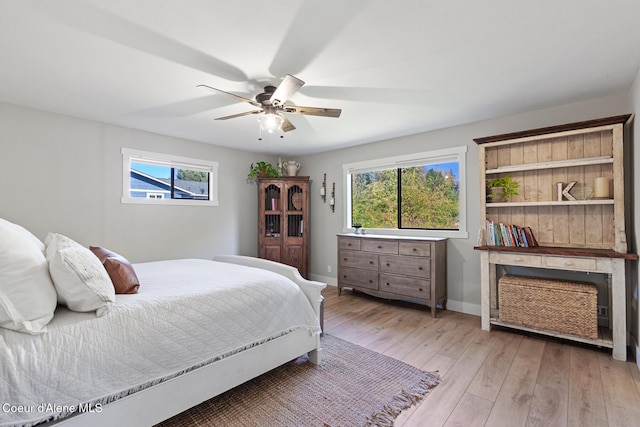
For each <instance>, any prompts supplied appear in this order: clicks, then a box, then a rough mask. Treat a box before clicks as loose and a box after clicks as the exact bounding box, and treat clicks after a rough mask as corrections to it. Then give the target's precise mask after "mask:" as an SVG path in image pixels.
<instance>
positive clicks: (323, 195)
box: [320, 173, 327, 203]
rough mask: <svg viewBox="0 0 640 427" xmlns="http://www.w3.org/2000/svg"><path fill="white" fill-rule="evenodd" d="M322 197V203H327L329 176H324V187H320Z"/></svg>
mask: <svg viewBox="0 0 640 427" xmlns="http://www.w3.org/2000/svg"><path fill="white" fill-rule="evenodd" d="M320 197H321V198H322V201H323V202H325V203H327V174H326V173H325V174H324V179H323V180H322V187H320Z"/></svg>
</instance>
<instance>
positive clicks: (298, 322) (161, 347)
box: [0, 259, 319, 426]
mask: <svg viewBox="0 0 640 427" xmlns="http://www.w3.org/2000/svg"><path fill="white" fill-rule="evenodd" d="M134 267H135V270H136V273H137V275H138V277H139V279H140V283H141V285H140V290H139V293H138V294H134V295H117V296H116V302H115V304H113V305H112V307H111V310H110V311H109V313H108V314H107V315H105V316H103V317H100V318H96V317H95V314H93V313H74V312H71V311H69V310H67V309H66V308H64V307H58V309H57V311H56V314H55V317H54V319H53V320H52V322H51V323H50V324H49V325H48V332H47V333H46V334H43V335H36V336H33V335H27V334H23V333H19V332H14V331H10V330H6V329H1V328H0V375H1V376H0V405H2V406H0V426H7V425H14V424H18V425H22V424H26V425H29V424H31V423H34V422H38V421H41V420H45V419H51V418H52V417H53V418H57V417H60V416H62V415H67V414H68V413H71V412H74V411H76V410H78V405H86V404H87V403H89V402H91V403H93V404H96V403H99V405H98V407H99V406H100V405H104V404H105V403H106V402H108V401H112V400H114V399H117V398H118V397H122V396H125V395H127V394H130V393H132V392H134V391H136V390H138V389H142V388H145V387H148V386H149V385H152V384H155V383H157V382H160V381H163V380H166V379H168V378H171V377H174V376H176V375H179V374H180V373H181V372H184V371H185V370H190V369H193V368H195V367H198V366H202V365H204V364H207V363H210V362H212V361H215V360H218V359H221V358H223V357H226V356H228V355H231V354H233V353H237V352H239V351H241V350H243V349H246V348H249V347H252V346H254V345H256V344H259V343H261V342H264V341H267V340H270V339H273V338H276V337H278V336H281V335H284V334H286V333H287V332H290V331H293V330H296V329H300V328H303V329H308V330H309V331H310V333H312V332H315V331H318V330H319V323H318V318H317V316H316V315H315V314H314V312H313V309H312V308H311V304H310V303H309V302H308V300H307V299H306V297H305V296H304V294H303V293H302V291H301V290H300V289H299V288H298V286H297V285H296V284H295V283H293V282H292V281H290V280H289V279H286V278H284V277H282V276H280V275H278V274H275V273H271V272H268V271H264V270H259V269H255V268H250V267H244V266H239V265H234V264H227V263H221V262H214V261H206V260H195V259H191V260H172V261H159V262H150V263H143V264H135V265H134ZM86 409H88V408H87V406H84V410H86Z"/></svg>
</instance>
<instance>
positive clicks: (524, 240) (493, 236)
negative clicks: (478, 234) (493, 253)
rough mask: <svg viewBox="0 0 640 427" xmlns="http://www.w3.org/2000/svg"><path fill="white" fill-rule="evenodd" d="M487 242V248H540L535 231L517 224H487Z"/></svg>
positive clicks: (491, 222) (490, 222)
mask: <svg viewBox="0 0 640 427" xmlns="http://www.w3.org/2000/svg"><path fill="white" fill-rule="evenodd" d="M484 235H485V242H486V244H487V246H505V247H513V248H529V247H534V246H538V242H537V240H536V238H535V236H534V235H533V230H532V229H531V227H528V226H524V227H522V226H519V225H515V224H503V223H494V222H493V221H491V220H487V221H486V223H485V233H484Z"/></svg>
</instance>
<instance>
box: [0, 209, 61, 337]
mask: <svg viewBox="0 0 640 427" xmlns="http://www.w3.org/2000/svg"><path fill="white" fill-rule="evenodd" d="M56 305H57V301H56V290H55V288H54V287H53V283H52V282H51V277H50V276H49V268H48V266H47V260H46V259H45V257H44V245H43V244H42V242H41V241H40V240H38V238H37V237H36V236H34V235H33V234H31V233H30V232H29V231H27V230H25V229H24V228H22V227H21V226H19V225H17V224H14V223H12V222H9V221H7V220H4V219H2V218H0V326H1V327H3V328H7V329H13V330H15V331H20V332H26V333H28V334H33V335H36V334H42V333H44V332H46V331H47V328H46V325H47V323H49V322H50V321H51V319H52V318H53V313H54V311H55V309H56Z"/></svg>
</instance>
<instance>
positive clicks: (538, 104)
mask: <svg viewBox="0 0 640 427" xmlns="http://www.w3.org/2000/svg"><path fill="white" fill-rule="evenodd" d="M0 61H1V62H0V63H1V66H0V101H3V102H7V103H12V104H17V105H22V106H27V107H32V108H36V109H41V110H46V111H52V112H57V113H62V114H67V115H71V116H77V117H82V118H87V119H92V120H97V121H100V122H105V123H112V124H116V125H120V126H125V127H131V128H135V129H141V130H146V131H151V132H157V133H160V134H166V135H171V136H176V137H180V138H186V139H191V140H196V141H202V142H207V143H211V144H216V145H222V146H228V147H233V148H237V149H242V150H248V151H255V152H266V153H272V154H286V155H302V154H309V153H315V152H320V151H326V150H332V149H336V148H341V147H346V146H351V145H357V144H362V143H366V142H371V141H376V140H381V139H387V138H391V137H395V136H402V135H407V134H413V133H418V132H422V131H428V130H433V129H438V128H442V127H448V126H453V125H458V124H462V123H469V122H473V121H477V120H482V119H487V118H492V117H497V116H502V115H506V114H512V113H517V112H523V111H529V110H533V109H538V108H542V107H548V106H553V105H560V104H565V103H569V102H574V101H579V100H582V99H588V98H593V97H598V96H602V95H607V94H611V93H618V92H623V91H627V90H628V89H629V88H630V86H631V84H632V82H633V78H634V77H635V75H636V72H637V70H638V67H639V66H640V1H639V0H535V1H531V0H530V1H514V0H485V1H478V0H457V1H454V0H451V1H446V0H438V1H436V0H404V1H393V2H392V1H389V0H304V1H302V0H272V1H264V0H226V1H217V0H189V1H180V0H109V1H105V0H56V1H44V0H0ZM286 74H293V75H295V76H297V77H299V78H300V79H302V80H304V81H305V82H306V85H305V86H304V87H303V88H302V89H301V90H300V91H299V92H298V93H296V94H295V95H293V96H292V98H291V99H290V101H289V102H290V103H292V104H295V105H301V106H312V107H329V108H341V109H342V116H341V117H340V118H339V119H335V118H326V117H313V116H301V115H289V116H288V117H289V119H290V120H291V122H292V123H293V124H294V125H295V126H296V127H297V129H296V130H294V131H291V132H288V133H286V134H285V137H284V139H280V138H279V137H277V136H269V137H266V136H265V137H264V138H263V140H262V141H258V123H257V121H256V116H254V115H250V116H244V117H241V118H237V119H233V120H227V121H214V120H213V119H214V117H219V116H225V115H229V114H235V113H240V112H244V111H249V110H251V109H253V107H252V106H251V105H249V104H246V103H239V102H236V101H235V100H234V99H233V98H231V97H228V96H225V95H224V94H216V93H212V92H210V91H206V90H205V89H201V88H196V85H198V84H207V85H209V86H213V87H216V88H220V89H223V90H226V91H229V92H233V93H235V94H238V95H241V96H244V97H247V98H253V97H254V96H255V95H256V94H258V93H260V92H262V87H263V86H264V85H266V84H273V85H276V86H277V85H278V84H279V82H280V81H281V80H282V78H283V77H284V76H285V75H286ZM585 119H588V118H585Z"/></svg>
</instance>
